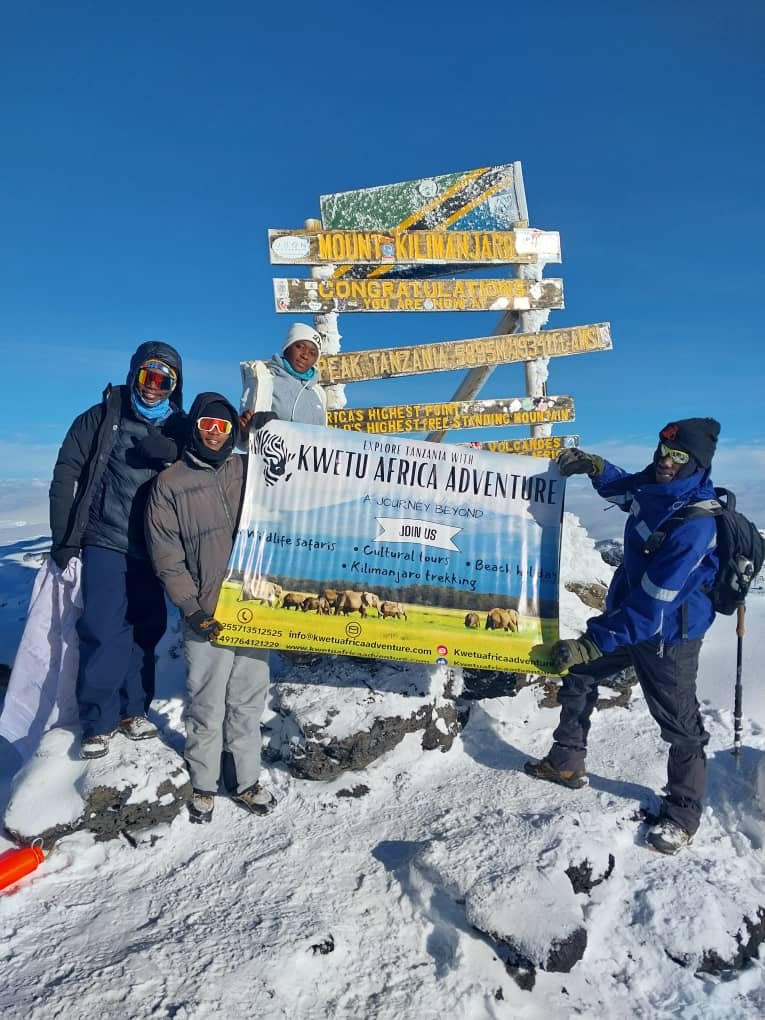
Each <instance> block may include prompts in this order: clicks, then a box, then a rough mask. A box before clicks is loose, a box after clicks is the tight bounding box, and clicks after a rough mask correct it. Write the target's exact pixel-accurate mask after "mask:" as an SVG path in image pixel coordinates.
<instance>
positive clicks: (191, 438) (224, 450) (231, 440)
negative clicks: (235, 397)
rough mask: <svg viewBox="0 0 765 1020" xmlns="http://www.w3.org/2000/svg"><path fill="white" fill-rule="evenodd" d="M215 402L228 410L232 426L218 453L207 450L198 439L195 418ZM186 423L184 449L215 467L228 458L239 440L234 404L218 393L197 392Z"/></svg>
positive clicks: (200, 415) (237, 414) (237, 415)
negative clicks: (186, 434) (186, 431)
mask: <svg viewBox="0 0 765 1020" xmlns="http://www.w3.org/2000/svg"><path fill="white" fill-rule="evenodd" d="M216 403H217V404H224V405H225V406H226V408H227V409H228V410H229V411H230V413H231V420H232V421H233V423H234V428H233V429H232V431H231V434H230V435H229V437H228V440H227V441H226V442H225V443H224V444H223V446H222V447H221V449H220V450H219V451H218V453H213V451H212V450H208V449H207V447H206V446H203V445H202V443H201V441H200V439H199V433H198V432H197V419H199V418H201V417H202V416H203V415H204V413H205V410H206V409H207V408H208V407H209V406H210V405H211V404H216ZM188 425H189V432H188V442H187V444H186V449H187V450H188V451H189V453H191V454H193V455H194V457H196V458H197V459H199V460H203V461H204V462H205V463H207V464H211V465H213V466H215V467H219V466H220V465H221V464H222V463H224V461H227V460H228V458H229V457H230V456H231V454H232V453H233V452H234V447H235V446H236V445H237V443H238V442H239V412H238V411H237V409H236V408H235V407H234V405H233V404H232V403H231V402H230V401H229V400H227V399H226V398H225V397H224V396H223V395H222V394H220V393H212V392H207V393H200V394H198V396H196V397H195V398H194V401H193V403H192V405H191V408H190V409H189V418H188Z"/></svg>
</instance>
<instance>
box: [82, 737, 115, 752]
mask: <svg viewBox="0 0 765 1020" xmlns="http://www.w3.org/2000/svg"><path fill="white" fill-rule="evenodd" d="M113 736H114V733H113V732H112V733H93V734H92V735H91V736H89V737H83V738H82V744H81V746H80V757H81V758H103V757H104V755H106V754H108V753H109V741H110V740H111V739H112V737H113Z"/></svg>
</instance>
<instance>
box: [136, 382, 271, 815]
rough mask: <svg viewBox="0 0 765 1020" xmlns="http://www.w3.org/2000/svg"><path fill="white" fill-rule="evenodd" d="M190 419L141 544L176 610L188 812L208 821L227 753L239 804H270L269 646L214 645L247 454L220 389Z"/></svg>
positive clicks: (262, 809)
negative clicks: (264, 726) (183, 671)
mask: <svg viewBox="0 0 765 1020" xmlns="http://www.w3.org/2000/svg"><path fill="white" fill-rule="evenodd" d="M246 418H247V416H245V423H246ZM189 419H190V439H189V442H188V444H187V446H186V448H185V450H184V453H183V457H182V458H181V460H179V461H177V462H176V463H175V464H173V466H172V467H170V468H168V469H167V470H166V471H163V472H162V473H161V474H160V475H159V477H158V478H157V480H156V482H155V485H154V489H153V490H152V493H151V496H150V497H149V503H148V506H147V508H146V544H147V546H148V550H149V555H150V556H151V561H152V563H153V565H154V569H155V571H156V573H157V576H158V577H159V579H160V581H161V582H162V585H163V586H164V589H165V591H166V592H167V595H168V598H169V599H170V600H171V602H173V603H174V604H175V605H176V606H177V607H178V608H179V609H180V611H181V615H182V617H183V650H184V654H185V656H186V663H187V667H188V677H187V687H188V696H189V704H188V708H187V712H186V746H185V750H184V757H185V758H186V764H187V766H188V769H189V772H190V774H191V782H192V786H193V790H194V792H193V796H192V800H191V803H190V804H189V815H190V817H191V820H192V821H195V822H209V821H211V819H212V813H213V806H214V803H215V802H214V797H215V794H216V793H217V792H218V781H219V778H220V771H221V757H222V755H223V753H224V752H228V753H229V754H230V755H231V757H232V758H233V765H234V770H235V773H236V793H235V794H234V796H233V799H234V800H235V801H236V802H237V803H239V804H240V805H241V806H242V807H244V808H246V809H247V810H248V811H250V812H252V813H254V814H261V815H262V814H266V813H267V812H268V811H270V810H271V808H272V807H273V806H274V805H275V803H276V801H275V799H274V797H273V795H272V794H271V792H270V791H269V790H268V789H266V788H264V787H263V786H261V785H260V783H259V781H258V777H259V775H260V719H261V716H262V714H263V708H264V706H265V700H266V694H267V692H268V686H269V682H270V672H269V663H268V657H269V653H268V652H267V651H264V650H262V649H259V648H243V647H242V648H240V647H228V646H227V647H223V646H220V645H216V644H215V643H214V642H215V640H216V638H217V637H218V636H219V634H220V632H221V630H222V627H221V624H220V623H218V621H217V620H216V619H215V616H214V613H215V607H216V605H217V602H218V595H219V592H220V588H221V584H222V583H223V579H224V577H225V574H226V568H227V566H228V561H229V556H230V555H231V549H232V548H233V544H234V535H235V533H236V528H237V522H238V519H239V512H240V510H241V506H242V498H243V496H244V485H245V476H246V470H245V468H246V458H244V457H242V456H240V455H239V454H237V453H235V452H234V446H235V444H236V441H237V439H238V435H239V421H238V417H237V414H236V411H235V410H234V408H233V407H232V406H231V404H230V403H229V402H228V401H227V400H226V399H225V398H224V397H222V396H220V394H218V393H200V394H199V396H198V397H197V398H196V400H195V401H194V403H193V404H192V406H191V411H190V412H189Z"/></svg>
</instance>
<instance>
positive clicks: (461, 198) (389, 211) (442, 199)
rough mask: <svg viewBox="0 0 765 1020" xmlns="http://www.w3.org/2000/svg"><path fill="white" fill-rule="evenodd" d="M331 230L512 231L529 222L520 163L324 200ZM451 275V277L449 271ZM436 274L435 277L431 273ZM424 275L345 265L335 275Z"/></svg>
mask: <svg viewBox="0 0 765 1020" xmlns="http://www.w3.org/2000/svg"><path fill="white" fill-rule="evenodd" d="M320 204H321V220H322V223H323V225H324V228H325V229H326V230H330V229H332V230H335V229H338V230H372V231H375V230H380V231H383V232H388V231H396V232H400V231H402V230H439V231H443V230H511V229H512V228H513V227H514V226H516V224H518V223H519V222H524V223H525V222H526V221H527V220H528V213H527V211H526V199H525V194H524V189H523V175H522V172H521V164H520V163H505V164H503V165H501V166H489V167H480V168H479V169H477V170H466V171H460V172H458V173H453V174H440V175H438V176H436V177H423V178H420V179H419V180H414V181H401V182H399V183H398V184H385V185H382V186H381V187H377V188H362V189H359V190H357V191H343V192H338V193H337V194H334V195H322V196H321V199H320ZM443 271H444V272H446V273H450V272H452V269H451V268H450V267H444V268H443ZM431 272H432V271H431ZM425 273H427V270H425V269H418V268H417V267H411V266H410V267H408V268H406V269H402V268H396V267H393V266H380V267H378V268H375V267H374V266H372V265H370V266H369V267H368V268H367V267H364V266H350V265H340V266H337V268H336V269H335V273H334V275H335V276H336V277H341V276H367V275H369V276H390V277H394V276H404V275H405V276H414V275H424V274H425Z"/></svg>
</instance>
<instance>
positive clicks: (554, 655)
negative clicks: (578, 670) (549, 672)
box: [550, 634, 603, 673]
mask: <svg viewBox="0 0 765 1020" xmlns="http://www.w3.org/2000/svg"><path fill="white" fill-rule="evenodd" d="M602 654H603V653H602V652H601V650H600V649H599V648H598V646H597V645H596V644H595V642H594V641H593V640H592V638H589V637H587V635H586V634H583V635H582V637H580V638H579V639H578V640H572V639H568V640H566V641H556V642H555V644H554V645H553V646H552V648H551V649H550V659H551V660H552V664H553V666H554V667H555V669H557V670H558V671H559V672H561V673H562V672H563V670H564V669H570V668H571V667H572V666H580V665H583V664H584V663H585V662H592V661H593V660H594V659H599V658H600V657H601V655H602Z"/></svg>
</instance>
